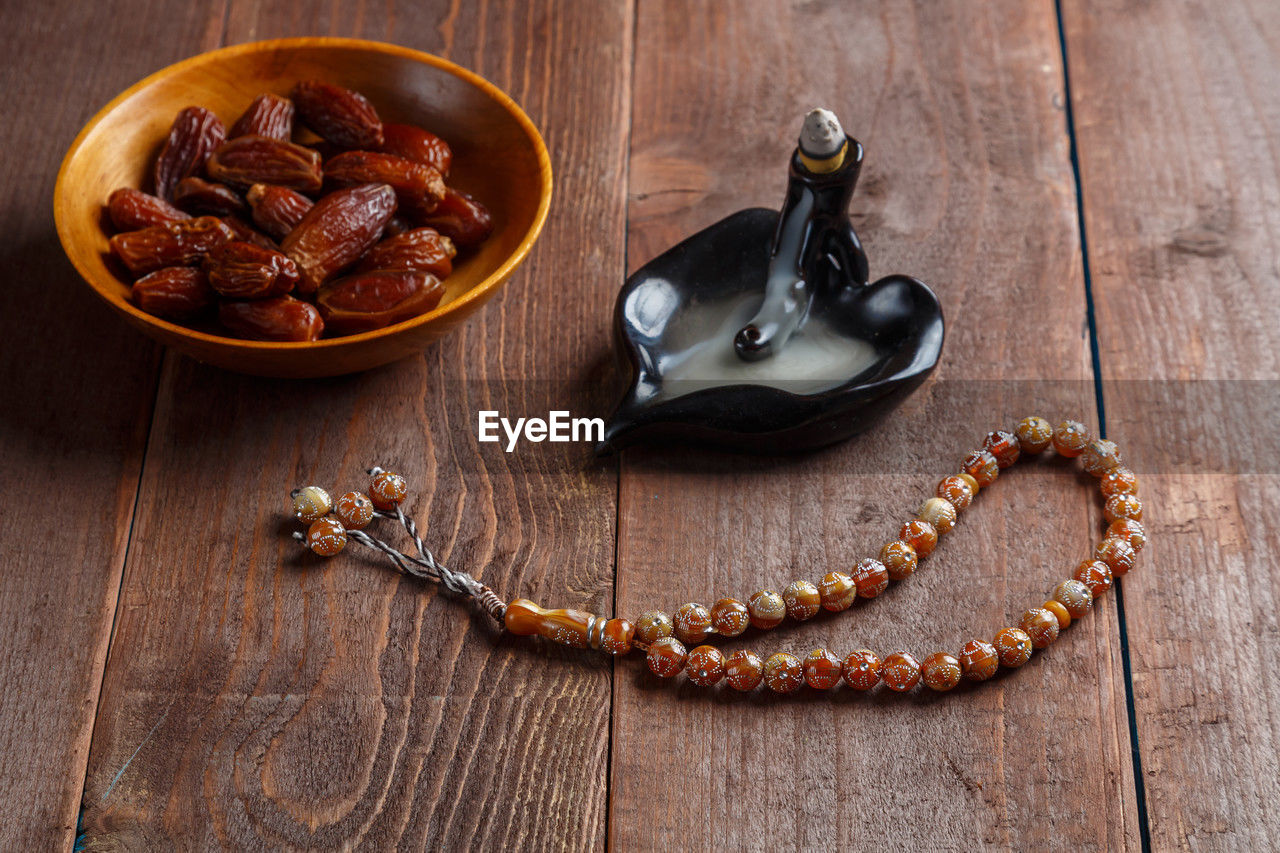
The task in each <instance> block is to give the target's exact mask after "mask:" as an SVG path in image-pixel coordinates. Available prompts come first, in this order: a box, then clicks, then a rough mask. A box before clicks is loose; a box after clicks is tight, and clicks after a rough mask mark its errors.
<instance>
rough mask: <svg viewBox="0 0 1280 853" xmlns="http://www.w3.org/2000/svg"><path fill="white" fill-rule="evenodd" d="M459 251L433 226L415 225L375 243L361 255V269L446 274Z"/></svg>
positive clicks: (442, 275) (443, 275) (437, 275)
mask: <svg viewBox="0 0 1280 853" xmlns="http://www.w3.org/2000/svg"><path fill="white" fill-rule="evenodd" d="M457 253H458V250H457V249H456V248H454V245H453V241H452V240H450V239H449V238H448V237H445V236H443V235H442V234H440V232H438V231H436V230H435V229H434V228H415V229H414V230H412V231H406V232H404V233H403V234H400V235H398V236H396V237H391V238H389V239H386V240H383V241H382V242H381V243H378V244H377V245H375V246H374V247H373V248H372V249H370V250H369V251H368V252H367V253H366V254H365V256H364V257H363V258H361V260H360V267H359V269H361V270H362V271H368V270H422V271H423V272H429V273H431V274H432V275H434V276H436V277H437V278H446V277H447V276H448V275H449V273H451V272H453V256H454V255H456V254H457Z"/></svg>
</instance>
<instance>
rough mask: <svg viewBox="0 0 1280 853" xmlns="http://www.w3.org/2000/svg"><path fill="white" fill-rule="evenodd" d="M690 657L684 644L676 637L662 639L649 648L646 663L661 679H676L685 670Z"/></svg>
mask: <svg viewBox="0 0 1280 853" xmlns="http://www.w3.org/2000/svg"><path fill="white" fill-rule="evenodd" d="M688 656H689V655H688V653H687V652H686V651H685V649H684V644H683V643H681V642H680V641H679V640H677V639H676V638H675V637H662V638H661V639H658V640H656V641H655V642H654V643H653V645H651V646H649V653H648V655H646V656H645V663H646V664H648V665H649V671H650V672H652V673H653V674H654V675H656V676H658V677H659V678H674V677H675V676H677V675H679V674H680V670H682V669H684V662H685V660H686V659H687V658H688Z"/></svg>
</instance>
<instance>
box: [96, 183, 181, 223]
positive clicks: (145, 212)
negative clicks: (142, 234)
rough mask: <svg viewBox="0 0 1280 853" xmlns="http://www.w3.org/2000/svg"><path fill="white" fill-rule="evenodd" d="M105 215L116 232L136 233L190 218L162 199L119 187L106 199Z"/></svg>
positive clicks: (129, 188)
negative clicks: (139, 230) (141, 229)
mask: <svg viewBox="0 0 1280 853" xmlns="http://www.w3.org/2000/svg"><path fill="white" fill-rule="evenodd" d="M107 215H108V216H110V217H111V224H112V225H114V226H115V227H116V230H117V231H137V230H138V229H140V228H151V227H152V226H155V225H168V224H169V223H171V222H181V221H182V220H183V219H190V218H191V217H190V216H188V215H187V214H186V213H184V212H183V211H181V210H178V208H176V207H174V206H173V205H171V204H169V202H167V201H165V200H164V199H162V198H156V197H155V196H153V195H151V194H150V193H144V192H142V191H141V190H135V189H132V188H131V187H121V188H120V189H118V190H116V191H115V192H113V193H111V195H110V196H108V197H107Z"/></svg>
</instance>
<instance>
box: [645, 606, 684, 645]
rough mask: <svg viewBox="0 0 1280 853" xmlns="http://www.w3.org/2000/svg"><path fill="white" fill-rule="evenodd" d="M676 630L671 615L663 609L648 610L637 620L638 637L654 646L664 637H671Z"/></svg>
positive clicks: (646, 643)
mask: <svg viewBox="0 0 1280 853" xmlns="http://www.w3.org/2000/svg"><path fill="white" fill-rule="evenodd" d="M674 630H675V625H673V624H672V623H671V617H670V616H668V615H667V614H665V613H663V612H662V611H661V610H646V611H645V612H644V613H641V614H640V618H639V619H637V620H636V639H637V640H639V641H640V642H642V643H644V644H645V645H646V646H652V645H653V644H654V643H656V642H657V641H658V640H661V639H662V638H663V637H670V636H671V632H672V631H674Z"/></svg>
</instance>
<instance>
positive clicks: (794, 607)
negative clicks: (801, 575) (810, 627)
mask: <svg viewBox="0 0 1280 853" xmlns="http://www.w3.org/2000/svg"><path fill="white" fill-rule="evenodd" d="M782 600H783V602H784V603H785V604H786V605H787V615H788V616H790V617H791V618H792V619H794V620H796V621H797V622H803V621H805V620H806V619H812V618H813V617H814V616H817V615H818V611H819V610H821V609H822V595H821V594H820V593H819V592H818V588H817V587H816V586H814V585H813V584H811V583H809V582H808V581H792V582H791V583H789V584H787V588H786V589H784V590H783V591H782Z"/></svg>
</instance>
